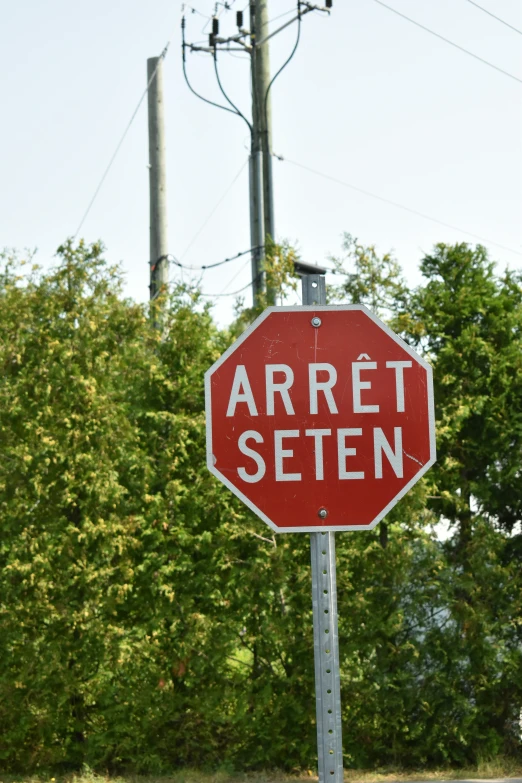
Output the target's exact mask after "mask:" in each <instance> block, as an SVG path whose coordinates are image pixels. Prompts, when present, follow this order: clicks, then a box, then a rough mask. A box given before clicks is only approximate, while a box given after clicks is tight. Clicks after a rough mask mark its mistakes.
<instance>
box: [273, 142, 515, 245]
mask: <svg viewBox="0 0 522 783" xmlns="http://www.w3.org/2000/svg"><path fill="white" fill-rule="evenodd" d="M275 157H276V158H277V159H278V160H280V161H283V162H286V163H290V164H291V165H292V166H297V168H300V169H304V170H305V171H309V172H311V173H312V174H316V175H317V176H318V177H323V179H328V180H330V181H331V182H335V183H337V184H338V185H342V186H343V187H345V188H350V190H355V191H356V192H357V193H363V194H364V195H365V196H370V197H371V198H375V199H377V200H378V201H382V202H384V203H385V204H391V206H393V207H397V208H398V209H402V210H404V211H405V212H410V213H411V214H412V215H417V216H418V217H422V218H424V219H425V220H430V221H431V222H432V223H438V225H439V226H445V228H451V229H453V230H454V231H459V232H460V233H462V234H467V235H468V236H470V237H474V238H475V239H478V240H479V241H480V242H487V243H488V244H490V245H495V246H496V247H500V248H502V249H503V250H508V251H509V252H510V253H516V255H518V256H522V252H520V251H519V250H515V249H514V248H512V247H507V246H506V245H501V244H500V242H495V241H494V240H492V239H488V238H487V237H482V236H479V235H478V234H474V233H473V232H471V231H466V230H465V229H463V228H459V227H458V226H454V225H452V224H451V223H445V222H444V221H443V220H439V219H438V218H434V217H431V216H430V215H426V214H425V213H424V212H419V211H418V210H416V209H412V208H411V207H407V206H405V205H404V204H399V203H398V202H397V201H392V200H391V199H389V198H385V197H384V196H379V195H377V194H376V193H372V192H371V191H369V190H364V189H363V188H359V187H357V186H356V185H352V184H351V183H350V182H344V181H343V180H341V179H338V178H337V177H332V176H330V175H329V174H324V173H323V172H322V171H317V170H316V169H312V168H310V166H305V165H304V164H303V163H297V162H296V161H295V160H289V159H288V158H285V157H283V156H281V155H276V156H275Z"/></svg>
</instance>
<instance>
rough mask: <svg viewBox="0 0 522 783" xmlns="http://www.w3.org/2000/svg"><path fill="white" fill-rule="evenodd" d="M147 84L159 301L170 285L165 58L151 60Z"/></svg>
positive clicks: (154, 284) (154, 292)
mask: <svg viewBox="0 0 522 783" xmlns="http://www.w3.org/2000/svg"><path fill="white" fill-rule="evenodd" d="M147 84H148V85H149V92H148V108H149V190H150V299H151V300H152V299H156V297H157V296H158V294H159V293H160V292H161V291H162V290H164V289H165V288H166V287H167V286H168V282H169V262H168V256H167V254H168V250H167V183H166V171H165V111H164V109H165V105H164V102H163V57H149V59H148V60H147Z"/></svg>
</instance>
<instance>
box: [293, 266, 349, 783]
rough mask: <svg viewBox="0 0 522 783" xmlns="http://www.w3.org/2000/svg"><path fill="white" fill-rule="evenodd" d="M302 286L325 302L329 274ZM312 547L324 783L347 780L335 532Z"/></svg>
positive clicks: (315, 539) (307, 276)
mask: <svg viewBox="0 0 522 783" xmlns="http://www.w3.org/2000/svg"><path fill="white" fill-rule="evenodd" d="M298 271H299V270H298ZM301 288H302V300H303V305H314V304H317V305H325V304H326V283H325V278H324V274H318V273H317V272H312V273H309V272H308V271H307V270H306V268H301ZM321 513H322V514H324V517H323V518H324V519H325V520H326V518H327V516H326V515H327V514H328V511H327V509H326V508H324V509H320V510H319V514H321ZM310 551H311V556H312V557H311V559H312V608H313V618H314V665H315V715H316V722H317V761H318V767H319V783H326V781H328V780H330V781H332V783H343V779H344V774H343V738H342V720H341V670H340V666H339V631H338V622H337V579H336V573H335V568H336V560H335V533H333V532H331V531H328V532H324V531H321V532H320V533H310Z"/></svg>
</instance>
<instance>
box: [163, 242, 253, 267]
mask: <svg viewBox="0 0 522 783" xmlns="http://www.w3.org/2000/svg"><path fill="white" fill-rule="evenodd" d="M262 249H263V246H261V247H249V248H248V250H241V252H240V253H236V255H235V256H230V258H224V259H223V261H217V262H216V263H215V264H203V265H202V266H191V265H190V264H182V263H181V261H179V260H178V259H177V258H176V257H175V256H173V255H170V254H169V255H168V256H165V258H168V259H169V261H171V262H172V263H173V264H175V265H176V266H179V267H180V269H188V270H190V271H191V272H205V271H206V270H207V269H214V268H215V267H216V266H223V264H228V263H230V261H236V259H238V258H241V256H245V255H246V254H247V253H252V251H253V250H262ZM158 260H163V259H158Z"/></svg>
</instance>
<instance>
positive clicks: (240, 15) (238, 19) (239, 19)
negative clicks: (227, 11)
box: [236, 11, 243, 27]
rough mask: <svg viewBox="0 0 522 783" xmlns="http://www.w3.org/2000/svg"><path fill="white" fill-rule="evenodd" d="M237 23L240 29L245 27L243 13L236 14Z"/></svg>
mask: <svg viewBox="0 0 522 783" xmlns="http://www.w3.org/2000/svg"><path fill="white" fill-rule="evenodd" d="M236 22H237V26H238V27H243V11H237V12H236Z"/></svg>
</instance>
